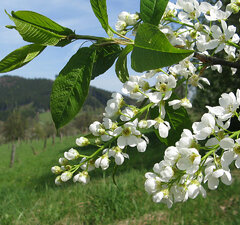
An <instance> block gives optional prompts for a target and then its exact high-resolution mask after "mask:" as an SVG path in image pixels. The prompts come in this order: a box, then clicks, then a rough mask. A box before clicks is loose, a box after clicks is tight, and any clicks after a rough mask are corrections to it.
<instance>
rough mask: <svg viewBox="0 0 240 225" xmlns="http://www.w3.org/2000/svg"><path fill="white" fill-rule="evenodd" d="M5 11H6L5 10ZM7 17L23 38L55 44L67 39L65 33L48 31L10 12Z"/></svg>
mask: <svg viewBox="0 0 240 225" xmlns="http://www.w3.org/2000/svg"><path fill="white" fill-rule="evenodd" d="M6 13H7V12H6ZM7 15H8V16H9V18H10V19H11V20H12V21H13V22H14V23H15V25H16V27H15V29H16V30H17V31H18V32H19V34H20V35H21V36H22V38H23V40H25V41H27V42H32V43H35V44H41V45H57V44H58V43H59V42H61V41H63V40H64V39H67V35H62V34H58V33H57V32H54V31H50V30H49V29H46V28H43V27H41V26H39V25H34V24H32V23H30V22H27V21H25V20H22V19H19V18H18V17H16V16H15V14H14V12H12V16H11V15H9V14H8V13H7Z"/></svg>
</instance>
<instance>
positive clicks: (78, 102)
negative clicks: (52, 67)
mask: <svg viewBox="0 0 240 225" xmlns="http://www.w3.org/2000/svg"><path fill="white" fill-rule="evenodd" d="M94 57H95V49H94V48H87V47H85V48H80V49H79V50H78V51H77V53H76V54H75V55H73V56H72V57H71V59H70V60H69V61H68V63H67V65H66V66H65V67H64V68H63V69H62V71H61V72H60V73H59V76H58V77H57V78H56V80H55V82H54V84H53V88H52V94H51V100H50V108H51V114H52V118H53V121H54V123H55V126H56V128H57V129H59V128H60V127H62V126H64V125H65V124H67V123H68V122H69V121H71V120H72V119H73V118H74V117H75V115H76V114H77V113H78V112H79V110H80V109H81V107H82V105H83V103H84V101H85V99H86V97H87V95H88V90H89V84H90V80H91V74H92V67H93V62H94Z"/></svg>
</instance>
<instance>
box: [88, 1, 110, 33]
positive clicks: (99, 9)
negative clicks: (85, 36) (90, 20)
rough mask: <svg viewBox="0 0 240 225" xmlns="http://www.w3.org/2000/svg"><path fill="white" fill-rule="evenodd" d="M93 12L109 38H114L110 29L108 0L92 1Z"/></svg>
mask: <svg viewBox="0 0 240 225" xmlns="http://www.w3.org/2000/svg"><path fill="white" fill-rule="evenodd" d="M90 3H91V6H92V9H93V12H94V14H95V16H96V17H97V18H98V20H99V22H100V23H101V25H102V27H103V29H104V30H105V31H106V33H107V34H108V35H109V36H112V32H111V30H110V29H109V24H108V14H107V3H106V0H90Z"/></svg>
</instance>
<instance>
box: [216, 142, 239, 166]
mask: <svg viewBox="0 0 240 225" xmlns="http://www.w3.org/2000/svg"><path fill="white" fill-rule="evenodd" d="M223 140H224V139H223ZM231 140H232V139H231ZM232 141H233V140H232ZM232 141H230V138H229V139H228V140H226V143H224V147H225V149H226V150H227V151H225V152H224V153H223V155H222V157H221V164H222V165H223V166H224V167H225V168H228V166H229V165H230V164H231V163H232V162H233V161H234V160H236V161H235V166H236V167H237V168H238V169H239V168H240V139H237V140H236V143H235V144H234V143H232ZM220 143H221V142H220ZM222 144H223V143H222Z"/></svg>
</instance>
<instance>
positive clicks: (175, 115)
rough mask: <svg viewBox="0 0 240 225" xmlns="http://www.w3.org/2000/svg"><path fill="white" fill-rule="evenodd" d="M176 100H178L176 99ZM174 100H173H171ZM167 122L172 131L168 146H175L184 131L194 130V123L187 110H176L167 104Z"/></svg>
mask: <svg viewBox="0 0 240 225" xmlns="http://www.w3.org/2000/svg"><path fill="white" fill-rule="evenodd" d="M174 99H176V98H174ZM171 100H173V98H171ZM165 109H166V118H165V119H166V120H167V121H168V122H169V123H170V126H171V130H170V131H169V135H168V138H167V145H175V143H176V142H177V141H178V140H179V139H180V137H181V134H182V131H183V129H189V130H191V129H192V122H191V120H190V118H189V115H188V113H187V110H186V109H184V108H183V107H181V108H179V109H177V110H174V109H173V108H172V107H170V106H168V104H166V106H165Z"/></svg>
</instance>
